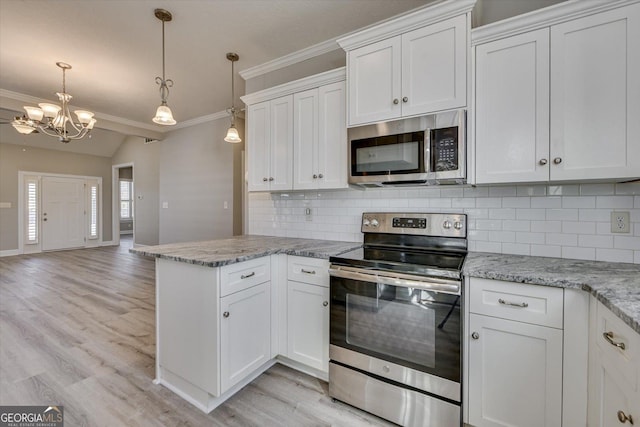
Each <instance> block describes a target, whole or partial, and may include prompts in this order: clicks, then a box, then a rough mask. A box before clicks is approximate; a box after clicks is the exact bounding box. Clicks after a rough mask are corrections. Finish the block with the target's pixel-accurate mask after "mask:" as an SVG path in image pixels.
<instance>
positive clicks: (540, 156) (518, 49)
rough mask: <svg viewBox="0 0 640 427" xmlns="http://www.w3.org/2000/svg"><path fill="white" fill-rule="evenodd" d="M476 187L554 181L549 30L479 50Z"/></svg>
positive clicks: (521, 35)
mask: <svg viewBox="0 0 640 427" xmlns="http://www.w3.org/2000/svg"><path fill="white" fill-rule="evenodd" d="M475 102H476V109H475V114H476V120H475V123H476V153H475V156H476V160H475V164H476V183H477V184H490V183H505V182H533V181H547V180H548V179H549V29H547V28H545V29H541V30H537V31H532V32H529V33H525V34H520V35H517V36H513V37H509V38H506V39H502V40H497V41H494V42H490V43H485V44H482V45H479V46H476V101H475Z"/></svg>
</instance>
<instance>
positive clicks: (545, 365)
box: [468, 314, 562, 427]
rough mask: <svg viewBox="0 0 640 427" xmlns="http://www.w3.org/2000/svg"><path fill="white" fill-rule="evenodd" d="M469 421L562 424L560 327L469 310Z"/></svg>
mask: <svg viewBox="0 0 640 427" xmlns="http://www.w3.org/2000/svg"><path fill="white" fill-rule="evenodd" d="M469 328H470V331H471V333H472V334H473V333H477V334H478V335H477V339H474V338H473V336H474V335H472V337H470V342H469V376H468V381H469V424H472V425H474V426H476V427H483V426H520V427H540V426H547V427H551V426H560V425H561V423H562V331H561V330H559V329H554V328H548V327H544V326H537V325H530V324H527V323H521V322H514V321H510V320H502V319H496V318H494V317H489V316H480V315H477V314H471V315H470V317H469Z"/></svg>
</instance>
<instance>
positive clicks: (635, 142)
mask: <svg viewBox="0 0 640 427" xmlns="http://www.w3.org/2000/svg"><path fill="white" fill-rule="evenodd" d="M639 118H640V4H635V5H632V6H628V7H624V8H620V9H615V10H612V11H609V12H605V13H600V14H597V15H592V16H587V17H585V18H581V19H576V20H574V21H570V22H567V23H564V24H560V25H555V26H552V27H551V154H552V157H553V159H552V161H553V166H552V168H551V179H552V180H563V179H597V178H635V177H639V176H640V141H639V139H638V138H639V135H640V120H639ZM556 162H558V163H556Z"/></svg>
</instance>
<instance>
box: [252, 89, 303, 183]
mask: <svg viewBox="0 0 640 427" xmlns="http://www.w3.org/2000/svg"><path fill="white" fill-rule="evenodd" d="M247 122H248V125H247V128H248V132H247V134H248V135H247V136H248V137H247V153H248V154H247V156H248V163H249V164H248V172H249V173H248V175H249V191H270V190H291V189H292V188H293V186H292V178H293V167H292V165H293V97H292V96H291V95H289V96H283V97H281V98H277V99H274V100H271V101H265V102H261V103H258V104H254V105H249V107H248V110H247Z"/></svg>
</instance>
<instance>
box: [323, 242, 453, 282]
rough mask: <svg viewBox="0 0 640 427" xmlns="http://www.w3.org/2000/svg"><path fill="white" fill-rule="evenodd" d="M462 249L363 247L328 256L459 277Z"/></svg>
mask: <svg viewBox="0 0 640 427" xmlns="http://www.w3.org/2000/svg"><path fill="white" fill-rule="evenodd" d="M464 258H465V253H453V252H450V253H445V252H442V251H426V250H407V249H406V248H399V249H393V248H378V247H364V248H360V249H356V250H353V251H350V252H346V253H344V254H342V255H338V256H334V257H331V258H329V261H330V262H331V263H332V264H336V265H344V266H351V267H362V268H367V269H374V270H381V271H393V272H399V273H406V274H414V275H420V276H444V277H455V278H459V277H461V270H462V264H463V263H464Z"/></svg>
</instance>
